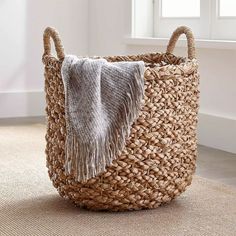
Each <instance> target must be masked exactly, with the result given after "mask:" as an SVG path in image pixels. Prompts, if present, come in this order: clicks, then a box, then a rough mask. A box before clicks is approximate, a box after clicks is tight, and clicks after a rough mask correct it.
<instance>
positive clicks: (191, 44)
mask: <svg viewBox="0 0 236 236" xmlns="http://www.w3.org/2000/svg"><path fill="white" fill-rule="evenodd" d="M181 34H185V35H186V38H187V44H188V58H189V59H191V60H192V59H194V58H196V50H195V41H194V36H193V33H192V31H191V29H190V28H188V27H186V26H180V27H178V28H177V29H176V30H175V31H174V32H173V34H172V36H171V38H170V41H169V43H168V46H167V49H166V52H167V53H172V52H173V50H174V48H175V44H176V42H177V41H178V39H179V37H180V35H181Z"/></svg>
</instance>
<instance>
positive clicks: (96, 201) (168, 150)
mask: <svg viewBox="0 0 236 236" xmlns="http://www.w3.org/2000/svg"><path fill="white" fill-rule="evenodd" d="M181 34H185V35H186V37H187V45H188V58H183V57H177V56H175V55H173V54H172V51H173V49H174V47H175V44H176V42H177V40H178V38H179V36H180V35H181ZM50 38H52V39H53V41H54V43H55V48H56V52H57V58H55V57H54V56H52V55H51V45H50ZM64 56H65V54H64V49H63V46H62V43H61V40H60V38H59V35H58V33H57V32H56V31H55V30H54V29H52V28H47V29H46V30H45V32H44V55H43V63H44V65H45V92H46V102H47V107H46V113H47V134H46V141H47V145H46V155H47V167H48V173H49V176H50V179H51V180H52V182H53V185H54V186H55V188H56V189H57V190H58V192H59V193H60V195H61V196H62V197H64V198H66V199H70V200H71V201H72V202H73V203H75V204H76V205H78V206H83V207H86V208H89V209H93V210H112V211H122V210H138V209H143V208H155V207H157V206H159V205H160V204H162V203H166V202H169V201H171V200H172V199H174V198H175V197H176V196H178V195H180V194H181V193H182V192H183V191H185V189H186V187H187V186H188V185H190V183H191V180H192V175H193V173H194V171H195V162H196V155H197V146H196V126H197V112H198V99H199V91H198V84H199V74H198V71H197V69H198V65H197V61H196V59H195V47H194V38H193V34H192V32H191V30H190V29H189V28H187V27H184V26H181V27H179V28H177V29H176V30H175V32H174V33H173V35H172V37H171V39H170V42H169V44H168V47H167V52H166V53H147V54H143V55H132V56H109V57H104V58H105V59H107V60H108V61H110V62H115V61H116V62H117V61H139V60H143V61H144V62H145V65H146V70H145V76H144V77H145V78H144V79H145V97H144V105H143V108H142V110H141V113H140V116H139V118H138V120H137V121H136V122H135V123H134V124H133V126H132V130H131V135H130V137H129V138H128V139H127V142H126V147H125V149H124V150H123V152H122V154H121V155H120V156H119V157H117V159H116V160H114V161H113V164H112V165H111V166H109V167H107V170H106V172H104V173H102V174H100V175H99V176H97V177H95V178H91V179H89V180H88V181H87V182H85V183H81V182H78V181H76V180H75V178H74V177H73V176H72V175H66V174H65V169H64V162H65V139H66V123H65V98H64V87H63V83H62V77H61V65H62V62H63V58H64Z"/></svg>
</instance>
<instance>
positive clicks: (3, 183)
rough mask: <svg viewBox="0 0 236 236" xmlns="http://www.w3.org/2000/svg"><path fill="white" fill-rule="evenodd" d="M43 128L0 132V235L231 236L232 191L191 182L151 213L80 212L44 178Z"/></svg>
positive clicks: (235, 205) (235, 208) (235, 220)
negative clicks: (184, 191)
mask: <svg viewBox="0 0 236 236" xmlns="http://www.w3.org/2000/svg"><path fill="white" fill-rule="evenodd" d="M44 133H45V127H44V126H43V125H27V126H12V127H11V126H4V127H0V235H1V236H5V235H17V236H19V235H26V236H27V235H32V236H34V235H43V236H44V235H46V236H47V235H65V236H67V235H68V236H69V235H80V236H92V235H94V236H108V235H118V236H119V235H120V236H123V235H125V236H129V235H135V236H139V235H142V236H143V235H144V236H146V235H148V236H152V235H161V236H165V235H168V236H172V235H177V236H179V235H180V236H182V235H188V236H190V235H194V236H198V235H213V236H214V235H222V236H223V235H225V236H231V235H232V236H233V235H234V236H235V235H236V188H234V187H229V186H224V185H222V184H219V183H217V182H212V181H209V180H206V179H203V178H200V177H195V179H194V181H193V184H192V185H191V186H190V187H189V188H188V190H187V191H186V193H184V194H183V195H182V196H180V197H179V198H178V199H177V200H175V201H173V202H172V203H170V204H169V205H165V206H162V207H160V208H158V209H155V210H145V211H137V212H124V213H107V212H90V211H86V210H81V209H78V208H76V207H74V206H73V205H71V204H70V203H69V202H67V201H65V200H63V199H62V198H60V197H59V196H58V194H57V192H56V190H55V189H54V188H53V187H52V185H51V183H50V181H49V178H48V176H47V169H46V167H45V155H44V145H45V142H44Z"/></svg>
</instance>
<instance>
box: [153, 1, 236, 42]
mask: <svg viewBox="0 0 236 236" xmlns="http://www.w3.org/2000/svg"><path fill="white" fill-rule="evenodd" d="M162 1H163V0H153V37H155V38H167V37H169V35H170V34H171V33H172V32H173V30H174V29H175V28H176V27H178V26H179V25H187V26H188V27H190V28H191V29H192V30H193V31H194V35H195V37H196V38H197V39H206V40H235V41H236V31H234V30H232V28H236V27H235V26H236V16H220V8H219V6H220V1H221V0H200V17H163V16H162V14H161V11H162V9H161V5H162ZM176 1H177V0H176Z"/></svg>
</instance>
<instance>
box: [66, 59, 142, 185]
mask: <svg viewBox="0 0 236 236" xmlns="http://www.w3.org/2000/svg"><path fill="white" fill-rule="evenodd" d="M143 75H144V63H143V62H141V61H140V62H114V63H110V62H107V61H106V60H105V59H89V58H82V59H79V58H77V57H76V56H66V58H65V59H64V61H63V64H62V78H63V83H64V88H65V116H66V126H67V127H66V129H67V136H66V147H65V149H66V157H65V171H66V173H67V174H72V175H74V176H75V177H76V179H77V180H78V181H81V182H84V181H86V180H88V179H89V178H92V177H95V176H97V175H98V174H100V173H102V172H103V171H105V168H106V166H109V165H111V163H112V161H113V160H114V159H115V158H116V157H117V155H119V154H120V153H121V151H122V149H123V148H124V146H125V141H126V138H127V137H128V136H129V133H130V129H131V125H132V124H133V122H134V121H135V119H136V118H137V117H138V113H139V110H140V107H141V104H142V99H143V94H144V78H143Z"/></svg>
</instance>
